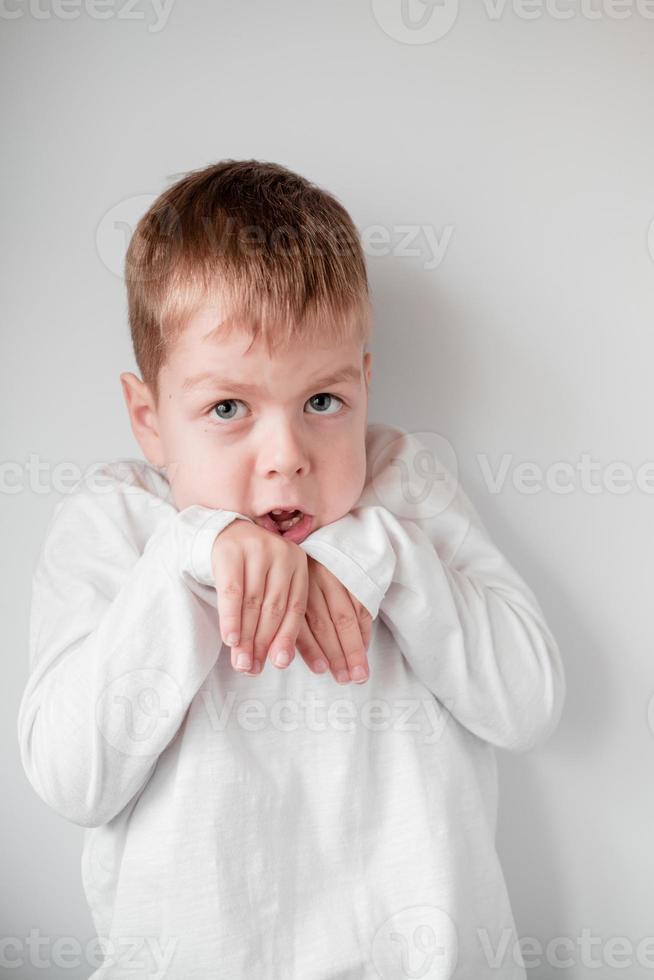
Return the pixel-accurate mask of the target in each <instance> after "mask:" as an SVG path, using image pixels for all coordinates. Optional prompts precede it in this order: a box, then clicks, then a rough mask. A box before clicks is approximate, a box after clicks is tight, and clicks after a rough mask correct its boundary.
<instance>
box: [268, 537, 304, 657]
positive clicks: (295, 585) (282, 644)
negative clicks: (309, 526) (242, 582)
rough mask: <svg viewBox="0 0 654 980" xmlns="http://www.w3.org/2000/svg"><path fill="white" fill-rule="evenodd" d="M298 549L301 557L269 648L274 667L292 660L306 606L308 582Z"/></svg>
mask: <svg viewBox="0 0 654 980" xmlns="http://www.w3.org/2000/svg"><path fill="white" fill-rule="evenodd" d="M298 551H300V552H301V554H302V556H303V559H302V560H300V561H299V562H298V565H297V566H296V570H295V572H294V573H293V577H292V578H291V583H290V587H289V594H288V600H287V603H286V612H285V614H284V618H283V619H282V622H281V624H280V626H279V629H278V630H277V632H276V633H275V636H274V637H273V640H272V644H271V649H270V659H271V660H272V662H273V664H274V665H275V666H276V667H283V666H287V665H288V664H290V662H291V661H292V659H293V657H294V655H295V644H296V641H297V636H298V633H299V632H300V628H301V626H302V622H303V620H304V614H305V612H306V608H307V592H308V588H309V582H308V575H307V568H306V558H305V557H304V552H302V549H301V548H298ZM284 661H285V663H284Z"/></svg>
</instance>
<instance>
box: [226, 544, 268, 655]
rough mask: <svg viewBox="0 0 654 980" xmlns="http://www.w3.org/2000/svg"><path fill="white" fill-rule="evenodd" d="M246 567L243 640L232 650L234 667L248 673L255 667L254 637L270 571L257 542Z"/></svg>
mask: <svg viewBox="0 0 654 980" xmlns="http://www.w3.org/2000/svg"><path fill="white" fill-rule="evenodd" d="M244 567H245V572H244V576H243V601H242V610H241V639H240V641H239V642H238V643H237V644H236V645H235V646H234V647H233V648H232V666H233V667H235V668H236V669H237V670H246V671H247V670H251V669H252V666H253V664H252V654H253V645H254V635H255V633H256V631H257V624H258V622H259V613H260V610H261V606H262V603H263V596H264V593H265V589H266V578H267V575H268V570H269V566H268V562H267V558H266V552H265V551H264V550H263V548H260V547H257V546H256V541H255V542H253V543H252V545H251V546H250V547H249V549H248V554H247V561H245V563H244Z"/></svg>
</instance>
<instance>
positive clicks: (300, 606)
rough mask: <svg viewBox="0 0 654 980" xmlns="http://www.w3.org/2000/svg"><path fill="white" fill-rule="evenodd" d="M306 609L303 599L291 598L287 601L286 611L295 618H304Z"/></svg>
mask: <svg viewBox="0 0 654 980" xmlns="http://www.w3.org/2000/svg"><path fill="white" fill-rule="evenodd" d="M306 609H307V603H306V599H303V598H301V597H300V598H293V599H290V600H289V603H288V610H289V612H292V613H294V614H295V615H297V616H304V614H305V613H306Z"/></svg>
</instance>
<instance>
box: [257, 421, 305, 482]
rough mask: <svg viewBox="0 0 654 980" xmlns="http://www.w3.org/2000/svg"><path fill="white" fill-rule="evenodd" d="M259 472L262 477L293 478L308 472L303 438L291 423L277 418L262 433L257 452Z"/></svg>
mask: <svg viewBox="0 0 654 980" xmlns="http://www.w3.org/2000/svg"><path fill="white" fill-rule="evenodd" d="M259 472H260V474H261V475H262V476H263V477H268V478H269V477H271V476H283V477H286V479H293V477H297V476H306V474H307V473H308V472H309V457H308V455H307V452H306V447H305V444H304V439H303V437H302V435H301V434H300V433H298V432H297V431H296V430H295V428H294V426H293V424H292V423H291V422H288V421H282V420H278V421H276V422H275V423H274V424H273V425H271V426H270V427H268V429H267V431H266V432H265V433H264V434H263V438H262V444H261V450H260V452H259Z"/></svg>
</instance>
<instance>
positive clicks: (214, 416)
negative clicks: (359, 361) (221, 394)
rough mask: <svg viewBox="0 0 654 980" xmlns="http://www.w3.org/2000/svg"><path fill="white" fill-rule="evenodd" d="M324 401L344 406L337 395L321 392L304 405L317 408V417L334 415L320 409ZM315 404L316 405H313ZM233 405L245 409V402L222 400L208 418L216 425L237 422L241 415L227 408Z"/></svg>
mask: <svg viewBox="0 0 654 980" xmlns="http://www.w3.org/2000/svg"><path fill="white" fill-rule="evenodd" d="M324 399H328V400H329V402H330V403H334V402H338V403H339V404H340V405H345V402H344V401H343V399H342V398H339V396H338V395H332V394H330V392H327V391H321V392H320V393H319V394H317V395H312V396H311V398H309V399H308V401H307V402H306V404H307V405H310V404H312V405H313V407H314V408H316V407H317V408H318V411H317V412H316V413H315V414H317V415H335V414H336V412H335V411H331V412H330V411H326V410H324V409H323V408H321V403H322V402H324ZM316 402H317V405H316V404H314V403H316ZM233 405H242V406H243V407H245V402H242V401H241V400H240V399H239V398H223V400H222V401H220V402H216V404H215V405H213V406H212V407H211V408H210V409H209V416H210V418H211V421H212V422H217V423H218V424H220V422H221V421H222V422H233V421H235V420H236V421H239V418H243V416H242V415H241V416H240V417H239V416H236V415H234V414H233V409H232V412H231V414H230V408H229V406H233Z"/></svg>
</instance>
